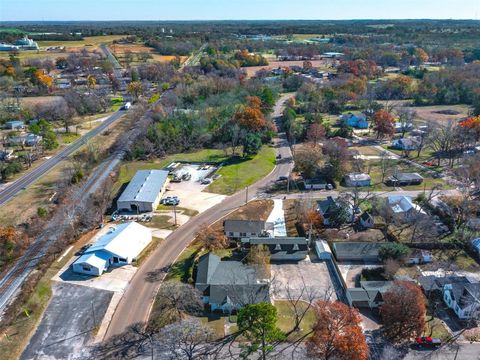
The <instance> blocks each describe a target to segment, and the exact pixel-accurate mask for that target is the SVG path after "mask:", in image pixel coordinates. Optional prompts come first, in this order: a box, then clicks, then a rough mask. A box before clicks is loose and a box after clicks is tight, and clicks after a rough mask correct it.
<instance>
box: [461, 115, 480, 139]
mask: <svg viewBox="0 0 480 360" xmlns="http://www.w3.org/2000/svg"><path fill="white" fill-rule="evenodd" d="M459 126H460V128H463V129H466V130H468V132H469V133H471V134H472V135H473V136H474V138H475V141H478V140H480V115H479V116H472V117H469V118H468V119H465V120H462V121H460V123H459Z"/></svg>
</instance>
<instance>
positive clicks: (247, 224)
mask: <svg viewBox="0 0 480 360" xmlns="http://www.w3.org/2000/svg"><path fill="white" fill-rule="evenodd" d="M266 230H267V228H266V222H265V221H261V220H225V221H224V222H223V231H224V232H225V236H227V237H228V238H230V239H241V238H243V237H255V236H261V235H262V234H264V233H265V231H266Z"/></svg>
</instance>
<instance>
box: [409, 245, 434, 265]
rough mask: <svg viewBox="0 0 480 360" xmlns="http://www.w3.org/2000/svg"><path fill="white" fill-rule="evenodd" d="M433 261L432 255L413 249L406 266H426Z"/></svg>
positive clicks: (425, 251)
mask: <svg viewBox="0 0 480 360" xmlns="http://www.w3.org/2000/svg"><path fill="white" fill-rule="evenodd" d="M432 261H433V255H432V253H431V252H430V251H428V250H422V249H413V250H412V252H411V253H410V255H409V256H408V258H407V264H410V265H415V264H427V263H431V262H432Z"/></svg>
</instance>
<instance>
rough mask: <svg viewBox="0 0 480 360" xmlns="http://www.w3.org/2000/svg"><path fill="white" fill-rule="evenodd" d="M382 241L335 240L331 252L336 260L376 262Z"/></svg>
mask: <svg viewBox="0 0 480 360" xmlns="http://www.w3.org/2000/svg"><path fill="white" fill-rule="evenodd" d="M382 245H383V243H372V242H353V241H352V242H343V241H342V242H335V243H333V245H332V246H333V253H334V254H335V257H336V259H337V260H338V261H366V262H378V261H379V259H378V252H379V250H380V247H381V246H382Z"/></svg>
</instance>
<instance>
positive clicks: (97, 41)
mask: <svg viewBox="0 0 480 360" xmlns="http://www.w3.org/2000/svg"><path fill="white" fill-rule="evenodd" d="M125 36H126V35H102V36H87V37H84V38H83V40H78V41H63V40H58V41H57V40H55V41H50V40H48V41H39V42H38V46H40V47H49V46H65V47H67V48H71V47H73V48H79V47H84V46H87V47H96V46H99V45H101V44H110V43H112V42H113V41H114V40H119V39H121V38H124V37H125Z"/></svg>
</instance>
